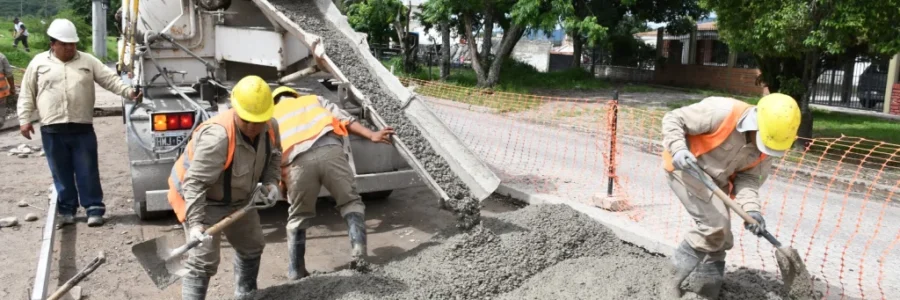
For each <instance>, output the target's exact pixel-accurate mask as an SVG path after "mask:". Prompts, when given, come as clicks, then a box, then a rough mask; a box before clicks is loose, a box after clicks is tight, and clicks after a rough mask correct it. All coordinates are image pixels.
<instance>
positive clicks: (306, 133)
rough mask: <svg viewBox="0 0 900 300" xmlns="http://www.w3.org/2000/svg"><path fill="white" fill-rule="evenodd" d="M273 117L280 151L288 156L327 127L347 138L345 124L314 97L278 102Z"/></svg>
mask: <svg viewBox="0 0 900 300" xmlns="http://www.w3.org/2000/svg"><path fill="white" fill-rule="evenodd" d="M273 117H274V118H275V120H278V132H280V134H281V149H282V153H285V154H290V153H291V150H292V149H293V147H294V146H295V145H297V144H300V143H302V142H305V141H308V140H310V139H313V138H316V137H318V136H319V135H320V134H321V133H322V131H323V130H326V129H328V128H329V127H330V129H331V130H332V131H334V133H335V134H337V135H339V136H347V122H341V121H340V120H338V119H337V118H335V117H334V116H333V115H332V114H331V112H330V111H328V110H327V109H325V108H324V107H322V104H320V103H319V98H318V96H315V95H308V96H302V97H299V98H296V99H285V100H282V101H280V102H278V104H277V105H275V114H274V116H273Z"/></svg>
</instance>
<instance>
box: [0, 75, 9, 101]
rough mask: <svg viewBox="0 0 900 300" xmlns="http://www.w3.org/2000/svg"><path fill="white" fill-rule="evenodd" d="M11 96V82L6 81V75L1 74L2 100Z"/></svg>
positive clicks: (0, 92)
mask: <svg viewBox="0 0 900 300" xmlns="http://www.w3.org/2000/svg"><path fill="white" fill-rule="evenodd" d="M6 96H9V81H6V74H3V73H0V98H4V97H6Z"/></svg>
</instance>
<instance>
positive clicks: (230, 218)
mask: <svg viewBox="0 0 900 300" xmlns="http://www.w3.org/2000/svg"><path fill="white" fill-rule="evenodd" d="M252 204H253V203H250V205H247V206H245V207H244V208H241V209H240V210H238V211H236V212H233V213H231V214H230V215H227V216H225V218H222V220H220V221H219V222H218V223H216V224H214V225H213V226H212V227H209V228H207V229H206V230H205V231H203V233H205V234H207V235H215V234H219V233H220V232H222V230H224V229H225V228H226V227H228V226H229V225H231V224H232V223H234V221H237V220H238V219H240V218H243V217H244V215H246V214H247V212H248V211H250V210H252V209H255V207H254V206H253V205H252ZM201 243H202V242H201V241H200V240H191V241H190V242H188V243H187V244H184V245H183V246H181V247H178V248H176V249H175V250H172V253H170V254H169V257H177V256H180V255H182V254H184V253H185V252H188V250H191V249H193V248H194V247H197V246H199V245H200V244H201Z"/></svg>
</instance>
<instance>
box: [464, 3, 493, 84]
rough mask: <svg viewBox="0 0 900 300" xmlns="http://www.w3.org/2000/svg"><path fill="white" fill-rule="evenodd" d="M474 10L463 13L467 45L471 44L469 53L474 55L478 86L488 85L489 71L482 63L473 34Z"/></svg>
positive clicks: (473, 61) (473, 60)
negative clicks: (486, 70)
mask: <svg viewBox="0 0 900 300" xmlns="http://www.w3.org/2000/svg"><path fill="white" fill-rule="evenodd" d="M472 14H473V13H472V12H464V13H463V22H464V26H463V27H464V28H465V35H466V45H468V46H469V55H471V56H472V58H471V60H472V70H473V71H475V79H477V80H478V86H481V87H484V86H488V78H487V74H486V73H487V72H485V70H484V65H482V64H481V55H478V45H477V44H476V43H475V35H474V34H472V22H473V21H472Z"/></svg>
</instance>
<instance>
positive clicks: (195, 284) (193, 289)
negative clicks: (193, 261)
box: [181, 274, 209, 300]
mask: <svg viewBox="0 0 900 300" xmlns="http://www.w3.org/2000/svg"><path fill="white" fill-rule="evenodd" d="M207 289H209V277H207V276H193V275H190V274H189V275H187V276H184V277H181V299H182V300H205V299H206V290H207Z"/></svg>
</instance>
